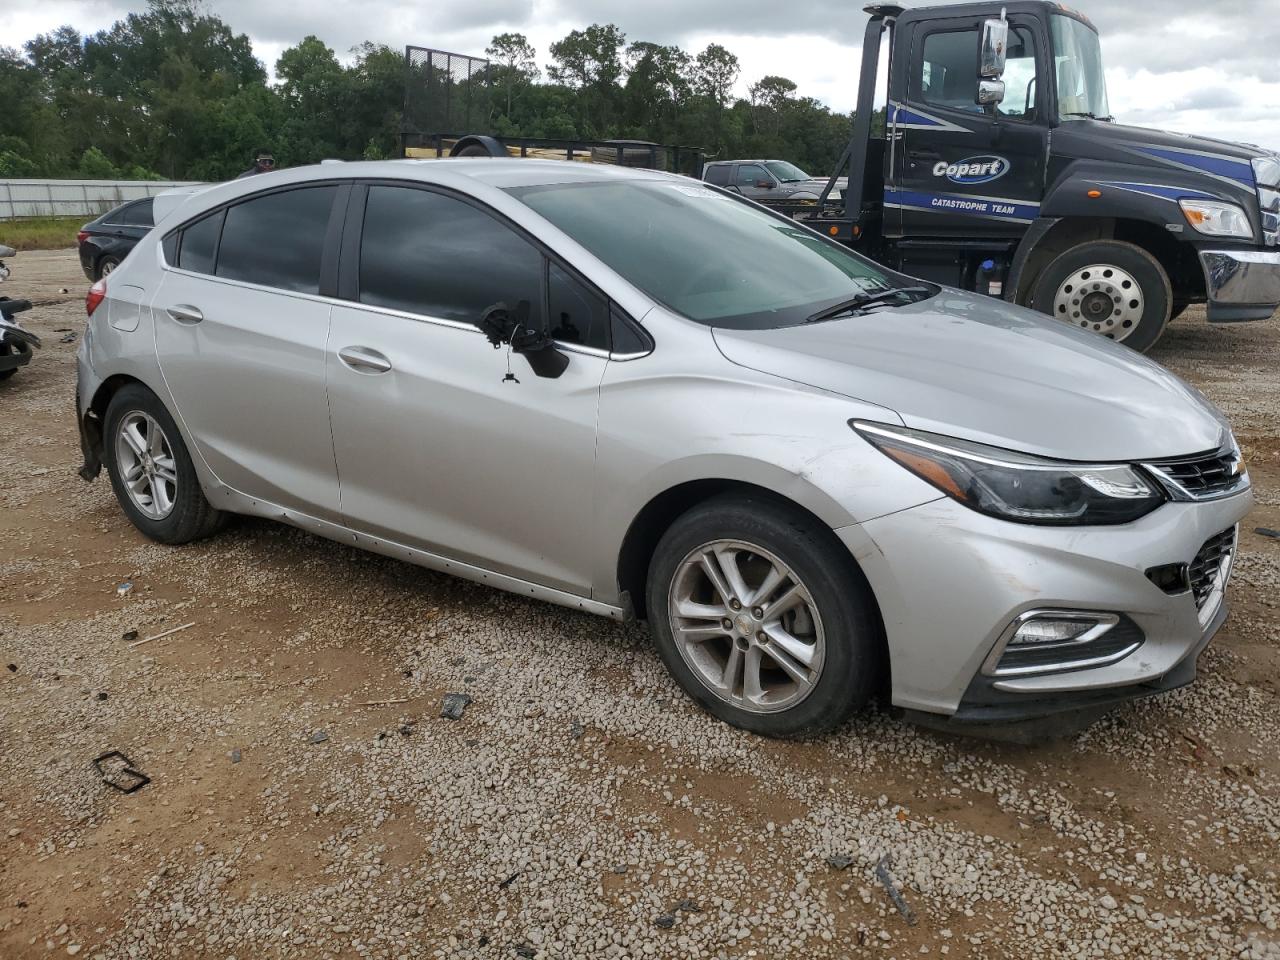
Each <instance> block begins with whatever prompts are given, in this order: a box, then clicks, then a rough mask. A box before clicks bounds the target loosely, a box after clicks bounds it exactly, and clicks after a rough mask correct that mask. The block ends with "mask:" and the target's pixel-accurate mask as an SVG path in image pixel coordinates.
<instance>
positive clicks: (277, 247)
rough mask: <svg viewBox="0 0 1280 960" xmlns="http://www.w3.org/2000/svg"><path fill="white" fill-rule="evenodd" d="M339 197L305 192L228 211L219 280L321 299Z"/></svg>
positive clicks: (320, 190) (324, 190)
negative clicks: (328, 240) (329, 233)
mask: <svg viewBox="0 0 1280 960" xmlns="http://www.w3.org/2000/svg"><path fill="white" fill-rule="evenodd" d="M337 192H338V188H337V187H336V186H327V187H305V188H302V189H299V190H287V191H285V192H284V193H270V194H267V195H266V196H265V197H255V198H254V199H252V200H246V201H245V202H244V203H238V204H236V205H235V206H234V207H230V208H228V210H227V222H226V225H225V226H224V227H223V228H222V243H221V245H220V246H219V248H218V269H217V274H218V276H220V277H226V278H228V279H230V280H243V281H245V282H246V283H260V284H263V285H264V286H268V287H279V288H280V289H282V290H296V291H298V292H299V293H319V292H320V257H321V254H322V253H323V252H324V237H325V230H326V228H327V227H328V225H329V209H330V207H332V206H333V198H334V195H335V194H336V193H337Z"/></svg>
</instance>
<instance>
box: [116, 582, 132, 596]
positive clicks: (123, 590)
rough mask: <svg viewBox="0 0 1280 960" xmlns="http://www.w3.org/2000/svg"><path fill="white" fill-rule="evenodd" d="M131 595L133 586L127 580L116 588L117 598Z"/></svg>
mask: <svg viewBox="0 0 1280 960" xmlns="http://www.w3.org/2000/svg"><path fill="white" fill-rule="evenodd" d="M131 593H133V584H132V583H130V582H129V581H127V580H126V581H125V582H124V583H122V584H120V585H119V586H117V587H116V596H117V597H127V596H128V595H129V594H131Z"/></svg>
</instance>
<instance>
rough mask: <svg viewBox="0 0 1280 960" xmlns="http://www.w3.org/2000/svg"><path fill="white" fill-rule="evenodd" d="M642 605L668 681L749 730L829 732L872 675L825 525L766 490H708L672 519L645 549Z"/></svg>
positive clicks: (861, 589)
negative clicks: (709, 495) (649, 550)
mask: <svg viewBox="0 0 1280 960" xmlns="http://www.w3.org/2000/svg"><path fill="white" fill-rule="evenodd" d="M646 605H647V609H648V615H649V622H650V624H651V627H652V631H653V636H654V641H655V643H656V646H657V648H658V653H659V654H660V655H661V657H662V659H663V661H664V662H665V664H666V666H667V669H668V670H669V671H670V672H671V674H672V676H673V677H674V678H675V679H676V681H677V682H678V683H679V684H680V685H681V686H682V687H683V688H684V689H685V691H686V692H687V693H688V694H689V695H690V696H691V697H692V698H693V699H694V700H696V701H697V702H698V703H700V704H701V705H702V706H703V707H705V708H706V709H707V710H709V711H710V712H711V713H713V714H715V715H716V716H718V717H720V718H721V719H723V720H727V721H728V722H729V723H731V724H733V725H734V726H737V727H742V728H743V729H746V730H751V731H753V732H755V733H760V734H764V735H765V736H774V737H790V736H801V735H807V734H814V733H819V732H822V731H824V730H828V729H830V728H832V727H834V726H836V725H837V724H839V723H840V722H841V721H843V720H844V719H846V718H847V717H848V716H849V715H850V714H851V713H852V712H853V711H854V710H856V709H857V708H858V707H860V706H862V705H863V704H864V703H866V701H867V700H868V699H869V698H870V696H871V694H872V693H873V692H874V690H875V687H876V684H877V682H878V680H879V675H880V669H881V663H880V650H881V640H880V630H879V626H878V624H879V620H878V618H877V616H876V613H875V602H874V600H873V599H872V596H871V592H870V589H869V588H868V587H867V585H866V582H865V581H864V580H863V578H862V576H861V573H860V572H859V571H858V569H857V567H856V566H855V565H854V563H853V560H852V558H851V557H850V556H849V554H848V552H847V551H846V550H845V549H844V547H843V546H842V545H841V544H840V542H839V541H838V540H837V539H836V538H835V536H834V535H833V534H832V532H831V531H830V530H829V529H827V528H826V527H825V526H823V525H822V524H820V523H817V522H815V521H814V520H813V519H812V518H810V517H808V516H806V515H805V514H802V513H801V512H799V511H797V510H794V509H793V508H790V507H788V506H786V505H784V504H782V503H779V502H777V501H775V500H773V499H771V498H767V497H763V496H759V497H757V496H750V495H733V496H726V497H718V498H715V499H713V500H710V501H708V502H706V503H704V504H700V505H699V506H696V507H694V508H693V509H691V510H690V511H689V512H688V513H686V514H684V515H683V516H682V517H680V518H679V519H678V520H677V521H676V522H675V523H674V524H672V526H671V528H670V529H669V530H668V531H667V532H666V534H664V535H663V537H662V539H661V541H660V542H659V544H658V547H657V550H656V551H655V552H654V556H653V560H652V562H651V563H650V567H649V583H648V588H647V591H646Z"/></svg>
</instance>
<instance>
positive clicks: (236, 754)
mask: <svg viewBox="0 0 1280 960" xmlns="http://www.w3.org/2000/svg"><path fill="white" fill-rule="evenodd" d="M231 762H232V763H239V762H240V748H239V747H236V748H235V749H234V750H232V751H231Z"/></svg>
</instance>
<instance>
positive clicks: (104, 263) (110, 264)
mask: <svg viewBox="0 0 1280 960" xmlns="http://www.w3.org/2000/svg"><path fill="white" fill-rule="evenodd" d="M118 266H120V258H119V257H117V256H114V255H112V254H107V255H106V256H105V257H103V258H102V259H101V260H99V261H98V268H97V271H96V273H97V276H96V277H95V278H94V279H95V280H101V279H102V278H103V277H105V276H107V275H109V274H110V273H111V271H113V270H114V269H115V268H116V267H118Z"/></svg>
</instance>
